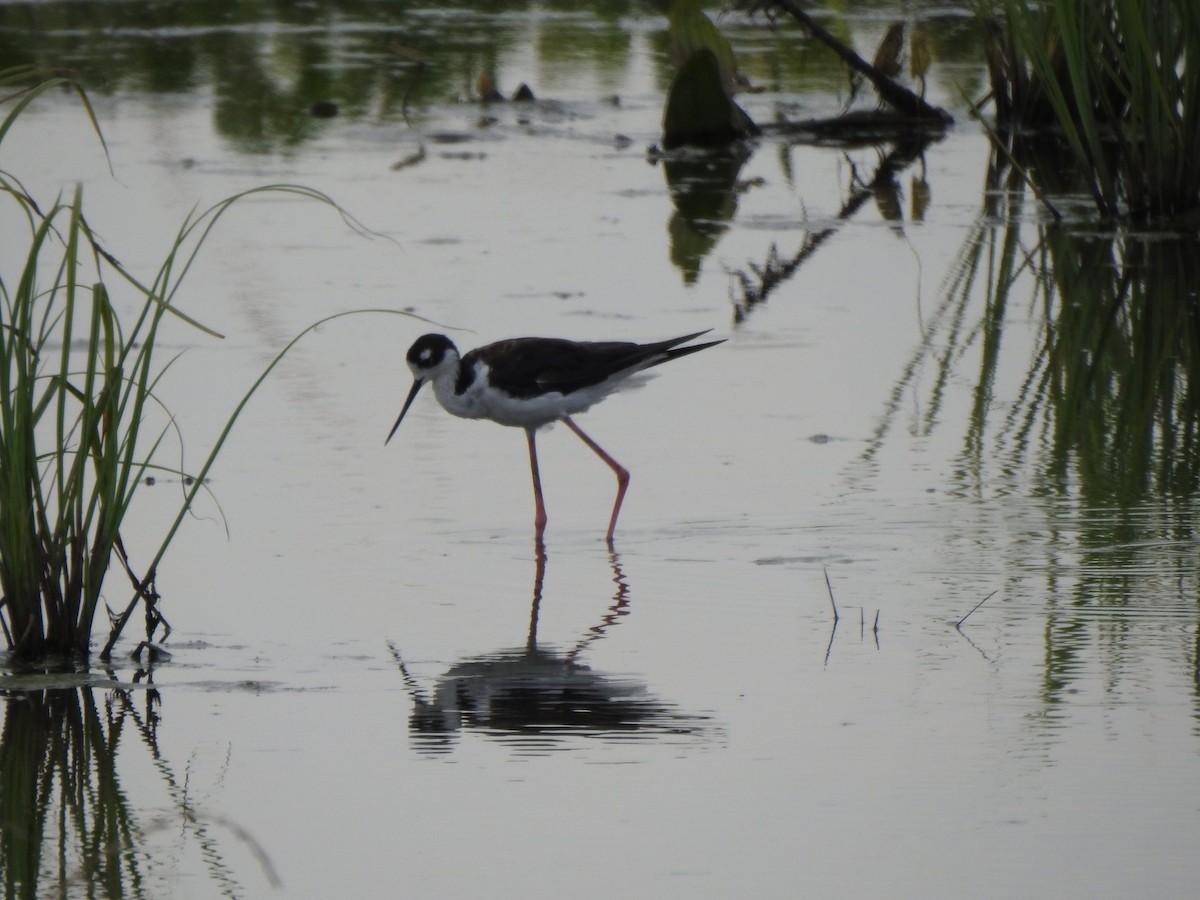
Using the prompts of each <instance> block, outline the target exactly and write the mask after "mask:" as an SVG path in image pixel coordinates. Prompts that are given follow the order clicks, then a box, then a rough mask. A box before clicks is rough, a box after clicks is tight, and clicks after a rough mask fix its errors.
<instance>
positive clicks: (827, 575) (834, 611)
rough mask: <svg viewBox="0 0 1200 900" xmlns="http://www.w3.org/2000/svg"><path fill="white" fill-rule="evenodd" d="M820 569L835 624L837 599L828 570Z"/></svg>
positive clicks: (836, 619) (837, 616)
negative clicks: (822, 573)
mask: <svg viewBox="0 0 1200 900" xmlns="http://www.w3.org/2000/svg"><path fill="white" fill-rule="evenodd" d="M821 571H822V572H824V573H825V587H826V589H827V590H828V591H829V605H830V606H832V607H833V621H834V624H837V621H838V619H840V618H841V616H839V615H838V608H837V601H836V600H834V599H833V585H832V584H830V583H829V570H828V569H826V568H824V567H822V569H821ZM968 615H970V613H968Z"/></svg>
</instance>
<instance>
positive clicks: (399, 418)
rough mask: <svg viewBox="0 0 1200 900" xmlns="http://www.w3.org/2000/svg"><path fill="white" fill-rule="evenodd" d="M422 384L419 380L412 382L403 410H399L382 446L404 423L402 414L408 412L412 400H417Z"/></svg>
mask: <svg viewBox="0 0 1200 900" xmlns="http://www.w3.org/2000/svg"><path fill="white" fill-rule="evenodd" d="M423 384H425V382H424V381H423V380H421V379H420V378H418V379H417V380H416V381H414V382H413V386H412V390H411V391H409V392H408V399H407V400H405V401H404V409H402V410H400V415H399V416H397V417H396V424H395V425H393V426H392V430H391V431H389V432H388V436H387V440H385V441H384V444H386V443H387V442H388V441H390V440H391V439H392V435H393V434H395V433H396V429H397V428H399V427H400V423H401V422H403V421H404V414H405V413H406V412H408V408H409V407H410V406H412V402H413V400H415V399H416V398H417V391H419V390H420V389H421V386H422V385H423Z"/></svg>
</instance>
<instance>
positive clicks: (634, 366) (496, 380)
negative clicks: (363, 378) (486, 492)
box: [384, 331, 721, 544]
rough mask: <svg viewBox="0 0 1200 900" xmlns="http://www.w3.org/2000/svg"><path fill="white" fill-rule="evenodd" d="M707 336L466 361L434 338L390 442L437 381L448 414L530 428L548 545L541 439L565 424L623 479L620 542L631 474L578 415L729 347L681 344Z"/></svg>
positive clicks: (521, 343)
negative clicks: (651, 376)
mask: <svg viewBox="0 0 1200 900" xmlns="http://www.w3.org/2000/svg"><path fill="white" fill-rule="evenodd" d="M706 333H707V332H704V331H698V332H696V333H695V334H687V335H684V336H683V337H678V338H672V339H671V340H668V341H658V342H656V343H652V344H635V343H631V342H625V341H583V342H577V341H567V340H562V339H559V338H516V339H513V340H507V341H499V342H497V343H495V344H488V345H487V346H485V347H479V348H477V349H475V350H471V351H470V352H468V353H467V354H466V355H464V356H460V355H459V352H458V348H457V347H455V346H454V343H453V342H452V341H451V340H450V339H449V338H448V337H446V336H445V335H442V334H427V335H425V336H424V337H421V338H418V339H417V341H416V343H414V344H413V345H412V347H410V348H409V351H408V357H407V358H408V367H409V369H411V370H412V373H413V378H414V381H413V386H412V390H410V391H409V392H408V399H406V400H405V401H404V407H403V408H402V409H401V410H400V415H399V416H398V417H397V419H396V424H395V425H393V426H392V430H391V432H389V434H388V436H387V440H389V441H390V440H391V439H392V435H393V434H395V433H396V429H397V428H399V427H400V422H401V421H402V420H403V419H404V414H405V413H406V412H408V408H409V406H411V405H412V402H413V399H414V398H415V397H416V396H417V391H419V390H420V389H421V386H422V385H424V384H425V382H427V381H432V382H433V392H434V395H435V396H436V397H437V400H438V403H440V404H441V405H442V408H443V409H445V410H446V412H448V413H451V414H453V415H456V416H461V417H463V418H466V419H491V420H492V421H493V422H498V423H499V424H501V425H512V426H520V427H521V428H524V429H525V433H526V435H527V437H528V441H529V464H530V468H531V469H532V471H533V496H534V501H535V503H536V514H535V517H534V528H535V530H536V534H537V537H538V538H539V539H540V538H541V536H542V534H543V532H544V531H545V529H546V506H545V503H543V501H542V484H541V479H540V478H539V476H538V462H537V444H536V443H535V439H534V435H535V433H536V432H537V430H538V429H539V428H541V427H542V426H543V425H549V424H550V423H551V422H557V421H562V422H565V423H566V425H567V427H568V428H570V429H571V430H572V431H574V432H575V433H576V434H577V435H579V437H580V439H581V440H582V441H583V442H584V443H585V444H587V445H588V446H589V447H590V448H591V449H592V450H593V452H595V454H596V455H597V456H599V457H600V458H601V459H602V460H604V462H605V463H606V464H607V465H608V467H609V468H611V469H612V470H613V472H614V473H616V476H617V499H616V502H615V503H613V509H612V516H611V518H610V519H609V522H608V535H607V540H608V542H609V544H612V540H613V531H614V530H615V529H616V527H617V515H618V514H619V513H620V511H621V501H622V500H623V499H624V498H625V489H626V488H627V487H628V485H629V472H628V471H626V470H625V469H624V468H623V467H622V466H621V464H620V463H618V462H617V461H616V460H615V459H613V458H612V457H611V456H609V455H608V454H607V453H606V452H605V451H604V450H603V449H602V448H601V447H600V445H599V444H597V443H596V442H595V441H593V440H592V439H591V438H590V437H588V436H587V434H585V433H584V431H583V429H582V428H580V427H579V426H578V425H576V424H575V422H574V420H573V419H572V418H571V416H572V415H573V414H574V413H580V412H583V411H584V410H586V409H588V408H589V407H591V406H593V405H595V404H596V403H599V402H600V401H601V400H603V399H604V398H605V397H607V396H608V395H609V394H611V393H613V392H614V391H617V390H620V389H621V388H623V387H629V386H632V385H634V384H637V383H638V382H639V381H640V380H642V379H638V378H635V377H634V376H637V375H639V374H640V373H641V372H642V371H644V370H645V369H649V368H651V367H652V366H657V365H661V364H662V363H665V362H669V361H670V360H673V359H678V358H679V357H681V356H687V355H688V354H689V353H695V352H696V351H697V350H703V349H705V348H706V347H712V346H713V345H714V344H720V343H721V341H708V342H707V343H703V344H692V345H691V346H690V347H682V346H680V345H681V344H684V343H686V342H688V341H690V340H693V339H695V338H698V337H700V335H702V334H706ZM384 443H387V441H385V442H384Z"/></svg>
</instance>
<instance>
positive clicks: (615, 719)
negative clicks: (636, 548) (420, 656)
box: [389, 541, 715, 752]
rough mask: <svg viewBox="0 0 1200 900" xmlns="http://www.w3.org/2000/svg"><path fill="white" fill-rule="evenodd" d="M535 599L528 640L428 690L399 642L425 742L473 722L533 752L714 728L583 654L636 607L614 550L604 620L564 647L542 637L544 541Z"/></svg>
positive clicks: (433, 746)
mask: <svg viewBox="0 0 1200 900" xmlns="http://www.w3.org/2000/svg"><path fill="white" fill-rule="evenodd" d="M536 560H537V561H536V567H535V574H534V585H533V606H532V609H531V612H530V619H529V633H528V638H527V640H526V643H525V646H524V647H517V648H512V649H505V650H499V651H497V652H495V653H488V654H484V655H480V656H474V657H470V658H468V659H464V660H462V661H460V662H457V663H455V664H454V665H452V666H451V667H450V668H449V669H448V670H447V671H446V672H445V673H444V674H443V675H442V676H441V677H439V678H438V680H437V684H436V686H435V687H434V689H433V692H432V696H430V695H429V694H427V693H426V692H425V691H424V690H423V689H422V688H421V687H420V686H419V685H418V684H417V682H416V680H415V679H414V678H413V677H412V676H411V675H410V674H409V672H408V669H407V667H406V666H405V664H404V661H403V659H402V658H401V656H400V653H399V650H398V649H397V647H396V646H395V644H393V643H390V642H389V647H390V648H391V651H392V655H393V657H394V658H395V660H396V664H397V665H398V666H399V668H400V672H401V674H402V676H403V677H404V680H405V683H406V685H407V686H408V689H409V693H410V694H411V696H412V700H413V712H412V715H411V717H410V719H409V728H410V730H411V732H412V735H413V740H414V742H415V743H416V745H417V746H418V748H419V749H422V750H425V751H428V752H442V751H445V750H449V749H450V747H451V746H452V744H453V740H454V738H455V737H456V736H457V735H458V734H459V733H460V732H462V731H469V730H475V731H480V732H482V733H484V734H486V735H488V736H491V737H496V738H499V739H501V740H503V741H506V742H508V743H511V744H513V745H514V746H517V747H520V748H521V749H524V750H526V751H528V752H539V751H544V750H549V749H555V748H558V749H562V748H564V747H565V745H566V742H568V741H569V740H570V739H572V738H599V739H602V740H608V741H614V740H615V741H634V740H650V739H671V740H677V741H684V740H695V739H696V738H698V737H705V736H709V735H711V734H712V733H713V732H714V730H715V729H714V728H713V726H712V725H711V724H709V721H708V719H707V718H706V717H704V716H696V715H688V714H686V713H683V712H681V711H679V710H678V709H676V708H675V707H673V706H672V705H671V704H670V703H668V702H666V701H663V700H659V699H657V698H655V697H653V696H652V695H651V694H650V692H649V690H648V689H647V687H646V685H645V684H644V683H642V682H641V681H638V680H637V679H634V678H629V677H624V676H616V675H607V674H604V673H601V672H597V671H595V670H594V669H592V668H591V667H589V666H586V665H584V664H582V663H581V662H579V657H580V655H581V654H582V652H583V650H584V649H585V648H586V647H587V646H588V645H589V644H590V643H591V642H593V641H596V640H598V639H600V638H601V637H603V636H604V635H605V633H606V632H607V631H608V629H609V628H611V627H612V626H614V625H616V624H618V623H619V622H620V619H621V618H622V617H623V616H626V615H628V614H629V596H628V595H629V588H628V585H627V583H626V581H625V575H624V572H623V571H622V570H621V564H620V560H619V559H618V557H617V554H616V553H615V552H613V553H611V554H610V563H611V565H612V571H613V582H614V583H615V584H616V592H615V594H614V595H613V598H612V602H611V603H610V604H609V606H608V608H607V610H605V613H604V615H603V617H602V618H601V621H600V622H599V623H598V624H597V625H595V626H593V627H592V628H590V629H589V630H588V632H587V634H586V635H585V636H584V637H582V638H581V639H580V640H579V641H578V642H577V643H576V644H575V646H574V647H572V648H571V649H570V650H568V651H565V652H563V651H559V650H554V649H549V648H547V647H542V646H539V645H538V643H537V625H538V612H539V608H540V604H541V599H542V583H543V580H544V577H545V569H546V553H545V548H544V546H543V544H542V542H541V541H538V542H537V556H536Z"/></svg>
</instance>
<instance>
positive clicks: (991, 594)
mask: <svg viewBox="0 0 1200 900" xmlns="http://www.w3.org/2000/svg"><path fill="white" fill-rule="evenodd" d="M994 596H996V591H992V592H991V593H990V594H988V595H987V596H986V597H984V598H983V599H982V600H980V601H979V602H978V603H976V604H975V605H974V606H972V607H971V612H969V613H967V615H965V616H963V617H962V618H961V619H959V620H958V621H957V622H955V623H954V627H955V628H962V623H963V622H965V621H967V618H968V617H969V616H970V615H971V613H973V612H975V610H977V609H979V607H981V606H983V604H985V603H987V602H988V601H989V600H991V599H992V598H993V597H994Z"/></svg>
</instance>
